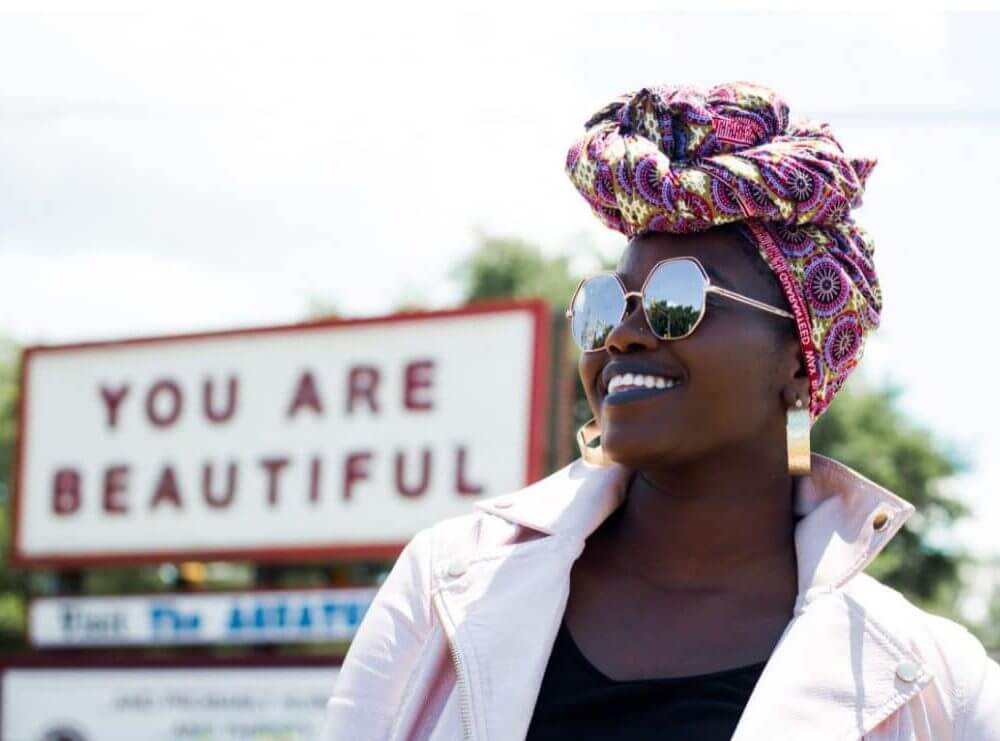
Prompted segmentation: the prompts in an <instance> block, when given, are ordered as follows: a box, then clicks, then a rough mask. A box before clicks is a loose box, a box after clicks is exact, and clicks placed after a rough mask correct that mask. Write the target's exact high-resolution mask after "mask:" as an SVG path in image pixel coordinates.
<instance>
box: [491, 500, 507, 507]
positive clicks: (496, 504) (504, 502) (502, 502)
mask: <svg viewBox="0 0 1000 741" xmlns="http://www.w3.org/2000/svg"><path fill="white" fill-rule="evenodd" d="M493 506H494V507H496V508H497V509H507V508H508V507H509V506H510V501H508V500H506V499H501V500H500V501H499V502H493Z"/></svg>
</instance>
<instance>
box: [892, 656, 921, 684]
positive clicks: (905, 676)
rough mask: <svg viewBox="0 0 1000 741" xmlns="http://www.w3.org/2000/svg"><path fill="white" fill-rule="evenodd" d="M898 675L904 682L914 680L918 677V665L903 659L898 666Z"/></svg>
mask: <svg viewBox="0 0 1000 741" xmlns="http://www.w3.org/2000/svg"><path fill="white" fill-rule="evenodd" d="M896 676H897V677H899V678H900V679H901V680H903V681H904V682H913V681H915V680H916V678H917V665H916V664H914V663H913V662H912V661H901V662H899V666H897V667H896Z"/></svg>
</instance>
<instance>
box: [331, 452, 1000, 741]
mask: <svg viewBox="0 0 1000 741" xmlns="http://www.w3.org/2000/svg"><path fill="white" fill-rule="evenodd" d="M812 468H813V473H812V475H811V476H809V477H807V478H804V479H799V480H798V481H800V482H801V483H800V484H799V485H798V487H797V490H796V509H797V512H798V513H799V514H804V515H805V517H804V518H803V519H802V520H800V521H799V523H798V525H797V526H796V530H795V547H796V552H797V554H798V579H799V593H798V599H797V601H796V605H795V610H794V613H793V616H792V618H791V620H790V622H789V623H788V625H787V627H786V628H785V631H784V633H783V634H782V636H781V639H780V640H779V642H778V644H777V646H776V647H775V649H774V651H773V653H772V654H771V657H770V659H769V660H768V663H767V665H766V667H765V669H764V672H763V674H762V675H761V677H760V680H759V681H758V683H757V686H756V687H755V689H754V691H753V694H752V695H751V697H750V701H749V703H748V704H747V706H746V708H745V710H744V712H743V715H742V717H741V719H740V722H739V725H738V726H737V728H736V732H735V735H734V736H733V739H735V741H757V740H758V739H767V740H768V741H779V740H780V739H788V740H789V741H791V740H792V739H794V740H795V741H802V740H803V739H810V740H820V741H826V740H829V741H848V740H851V741H857V740H858V739H862V738H863V739H868V740H869V741H890V739H891V740H892V741H910V740H915V739H920V740H921V741H949V740H950V739H955V740H956V741H957V740H959V739H962V740H966V741H1000V666H998V665H997V663H996V662H994V661H992V660H990V659H989V658H988V657H987V656H986V653H985V651H984V649H983V646H982V644H981V643H980V642H979V641H978V640H977V639H976V638H974V637H973V636H972V635H971V634H970V633H969V632H968V631H967V630H966V629H965V628H963V627H962V626H960V625H958V624H957V623H954V622H952V621H950V620H946V619H944V618H941V617H937V616H934V615H931V614H929V613H926V612H924V611H922V610H920V609H918V608H917V607H915V606H914V605H912V604H910V603H909V602H907V601H906V599H904V598H903V597H902V595H900V594H899V593H898V592H896V591H895V590H893V589H890V588H889V587H887V586H885V585H883V584H881V583H879V582H878V581H876V580H875V579H873V578H871V577H870V576H868V575H866V574H863V573H862V570H863V569H864V568H865V567H866V566H867V565H868V564H869V563H871V561H872V559H874V558H875V556H876V555H877V554H878V552H879V551H881V550H882V548H884V547H885V545H886V543H888V542H889V540H891V539H892V537H893V536H894V535H895V534H896V533H897V532H898V531H899V529H900V527H902V525H903V523H904V522H905V521H906V519H907V518H908V517H909V516H910V515H911V514H912V513H913V511H914V508H913V505H911V504H910V503H909V502H907V501H905V500H903V499H901V498H900V497H898V496H896V495H895V494H892V493H891V492H889V491H886V490H885V489H883V488H882V487H880V486H878V485H876V484H874V483H872V482H871V481H869V480H868V479H866V478H864V477H863V476H861V475H860V474H858V473H856V472H855V471H852V470H851V469H849V468H847V467H846V466H843V465H842V464H840V463H837V462H836V461H832V460H830V459H829V458H824V457H822V456H819V455H815V454H814V455H813V459H812ZM627 480H628V471H627V469H624V468H622V467H620V466H610V467H595V466H592V465H589V464H587V463H584V462H583V461H582V460H576V461H574V462H573V463H571V464H570V465H568V466H567V467H565V468H563V469H562V470H560V471H557V472H556V473H554V474H552V475H551V476H549V477H548V478H545V479H543V480H541V481H539V482H537V483H535V484H532V485H531V486H528V487H526V488H524V489H522V490H520V491H517V492H515V493H512V494H508V495H504V496H499V497H494V498H491V499H484V500H481V501H479V502H477V503H476V507H475V511H474V512H473V513H470V514H467V515H463V516H461V517H455V518H452V519H449V520H445V521H443V522H440V523H438V524H436V525H434V526H433V527H430V528H427V529H426V530H423V531H421V532H420V533H418V534H417V535H416V536H415V537H414V538H413V540H412V541H411V542H410V543H409V544H408V545H407V546H406V548H405V549H404V551H403V553H402V555H401V556H400V557H399V560H398V561H397V562H396V564H395V566H394V567H393V569H392V572H391V573H390V574H389V576H388V578H387V579H386V581H385V583H384V584H383V585H382V587H381V589H380V590H379V592H378V594H377V596H376V598H375V600H374V602H373V603H372V605H371V607H370V608H369V610H368V613H367V614H366V616H365V618H364V620H363V622H362V624H361V626H360V629H359V631H358V633H357V635H356V636H355V638H354V641H353V643H352V644H351V648H350V650H349V652H348V654H347V656H346V658H345V660H344V664H343V666H342V668H341V671H340V674H339V675H338V677H337V682H336V686H335V689H334V692H333V696H332V697H331V699H330V701H329V703H328V706H327V733H326V738H327V739H330V740H334V739H335V740H336V741H403V740H404V739H405V740H406V741H415V740H418V739H419V740H420V741H425V740H426V741H460V740H461V739H475V741H517V740H518V739H524V737H525V734H526V732H527V729H528V724H529V722H530V721H531V716H532V712H533V709H534V705H535V699H536V697H537V694H538V690H539V687H540V686H541V681H542V676H543V674H544V672H545V667H546V664H547V662H548V658H549V653H550V651H551V649H552V644H553V641H554V639H555V635H556V631H557V629H558V627H559V623H560V621H561V618H562V615H563V611H564V609H565V606H566V600H567V596H568V593H569V576H570V569H571V567H572V565H573V562H574V561H575V560H576V558H577V557H578V556H579V555H580V553H582V551H583V548H584V540H585V538H586V537H587V536H588V535H589V534H590V533H592V532H593V531H594V530H595V529H596V528H597V526H598V525H600V523H601V522H602V521H603V520H604V519H605V518H606V517H607V516H608V515H609V514H610V513H611V512H612V511H614V509H615V508H616V507H618V506H619V505H620V504H621V503H622V501H623V500H624V497H625V486H626V484H627ZM882 515H885V516H887V517H888V519H887V520H886V517H885V516H882ZM877 516H878V517H877Z"/></svg>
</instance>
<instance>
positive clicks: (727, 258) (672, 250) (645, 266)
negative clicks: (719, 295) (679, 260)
mask: <svg viewBox="0 0 1000 741" xmlns="http://www.w3.org/2000/svg"><path fill="white" fill-rule="evenodd" d="M740 239H741V237H740V236H739V235H738V234H734V233H732V232H729V231H721V230H710V231H707V232H699V233H697V234H669V233H666V232H654V233H649V234H643V235H640V236H638V237H635V238H634V239H632V241H630V242H629V244H628V246H627V247H626V248H625V251H624V252H623V253H622V256H621V257H620V258H619V260H618V268H617V272H618V274H619V275H620V276H621V278H622V280H623V281H624V282H625V285H626V287H627V288H628V289H629V290H638V289H639V288H640V287H641V286H642V283H643V281H644V280H645V279H646V276H647V275H648V274H649V271H650V270H652V268H653V266H654V265H656V263H658V262H660V261H661V260H666V259H669V258H671V257H685V256H688V257H696V258H698V260H699V261H700V262H701V264H702V266H703V267H704V268H705V272H706V273H708V277H709V278H711V280H712V282H713V283H715V284H717V285H719V286H723V287H726V288H732V289H736V288H740V287H745V286H747V284H751V283H752V282H753V279H754V276H753V266H752V265H751V264H750V260H749V259H748V257H747V255H746V252H745V251H744V248H743V247H742V246H741V245H740V244H739V240H740Z"/></svg>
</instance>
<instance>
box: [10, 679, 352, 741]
mask: <svg viewBox="0 0 1000 741" xmlns="http://www.w3.org/2000/svg"><path fill="white" fill-rule="evenodd" d="M337 672H338V669H337V667H335V666H330V667H323V666H294V665H288V666H278V665H275V666H245V667H238V666H231V667H227V666H221V665H220V666H187V665H178V666H176V667H153V666H150V667H143V666H137V667H130V668H109V667H101V666H93V667H74V668H71V667H58V668H57V667H51V668H49V667H23V668H20V667H17V668H4V669H3V671H2V672H0V697H2V703H0V734H2V736H0V737H2V738H4V739H14V740H19V739H24V741H34V740H35V739H38V740H39V741H45V740H47V739H52V740H53V741H55V740H56V739H59V740H60V741H62V740H64V739H65V740H66V741H70V740H72V741H104V740H105V739H144V740H145V739H149V741H191V740H192V739H218V740H219V741H248V740H249V739H289V740H290V739H301V740H302V741H306V740H307V739H308V740H310V741H311V740H315V741H320V739H321V738H322V737H323V721H324V716H325V713H324V707H325V705H326V702H327V700H328V699H329V696H330V692H331V690H332V689H333V685H334V682H335V680H336V677H337ZM53 698H58V702H53Z"/></svg>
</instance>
